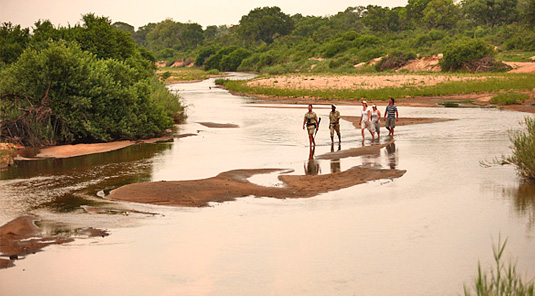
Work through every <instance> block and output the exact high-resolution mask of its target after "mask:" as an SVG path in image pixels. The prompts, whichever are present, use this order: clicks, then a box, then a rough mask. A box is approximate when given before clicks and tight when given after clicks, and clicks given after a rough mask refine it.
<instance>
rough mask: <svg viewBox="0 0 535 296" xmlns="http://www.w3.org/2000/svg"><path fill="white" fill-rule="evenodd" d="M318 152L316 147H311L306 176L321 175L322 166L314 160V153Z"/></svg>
mask: <svg viewBox="0 0 535 296" xmlns="http://www.w3.org/2000/svg"><path fill="white" fill-rule="evenodd" d="M315 150H316V147H314V146H311V147H310V152H309V154H308V162H307V164H306V165H305V174H306V175H309V176H315V175H317V174H319V171H320V165H319V163H318V162H317V161H316V160H315V159H314V151H315Z"/></svg>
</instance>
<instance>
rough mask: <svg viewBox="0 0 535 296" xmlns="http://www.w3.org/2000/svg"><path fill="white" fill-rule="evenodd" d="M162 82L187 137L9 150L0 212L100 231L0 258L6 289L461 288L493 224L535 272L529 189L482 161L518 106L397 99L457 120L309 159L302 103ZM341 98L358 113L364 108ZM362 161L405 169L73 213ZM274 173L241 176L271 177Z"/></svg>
mask: <svg viewBox="0 0 535 296" xmlns="http://www.w3.org/2000/svg"><path fill="white" fill-rule="evenodd" d="M236 77H237V78H245V77H247V75H246V74H237V76H236ZM170 87H171V88H172V89H175V90H179V91H180V94H181V96H182V97H183V100H184V103H185V104H186V105H187V106H188V109H187V112H188V119H187V122H186V123H185V124H183V125H180V126H179V127H178V133H179V134H186V133H194V134H197V136H192V137H185V138H176V139H174V140H172V141H168V142H164V143H158V144H143V145H136V146H132V147H129V148H126V149H122V150H119V151H115V152H109V153H101V154H97V155H91V156H82V157H76V158H72V159H63V160H53V159H48V160H40V161H18V162H17V163H16V165H15V166H13V167H10V168H8V169H4V170H1V171H0V224H4V223H6V222H8V221H10V220H12V219H14V218H16V217H17V216H19V215H21V214H25V213H34V214H38V215H39V216H40V217H41V218H42V219H48V220H54V221H61V222H64V223H70V224H73V225H80V226H93V227H100V228H104V229H107V230H109V232H110V235H109V236H107V237H105V238H92V239H79V240H76V241H74V242H72V243H68V244H64V245H55V246H49V247H46V248H45V249H44V250H43V251H42V252H39V253H37V254H35V255H30V256H26V258H24V259H23V260H17V261H16V262H15V263H16V266H15V267H12V268H8V269H4V270H0V295H31V294H36V295H459V294H462V290H463V284H468V285H470V284H471V283H472V280H473V278H474V277H475V276H476V273H477V264H478V261H479V262H481V264H482V267H483V268H490V266H491V264H492V260H493V258H492V244H493V242H496V241H497V240H498V237H499V236H500V235H501V237H502V238H508V244H507V247H506V251H505V255H506V257H507V258H512V259H513V260H517V270H518V271H519V272H520V273H521V274H523V275H525V276H526V278H529V279H531V278H533V277H535V227H534V226H535V218H534V216H535V214H534V212H535V189H534V188H533V187H530V186H527V185H522V184H521V182H520V180H519V178H518V177H517V175H516V173H515V169H514V167H512V166H493V167H490V168H487V167H484V166H482V165H481V164H480V162H481V161H489V160H492V159H493V158H495V157H499V156H500V155H502V154H507V153H509V152H510V149H509V145H510V142H509V139H508V134H507V130H508V129H509V128H518V126H519V125H518V123H519V121H521V120H522V118H523V117H524V116H525V115H526V114H523V113H516V112H509V111H500V110H496V109H477V108H410V107H399V112H400V116H401V117H432V118H447V119H455V120H452V121H446V122H439V123H432V124H422V125H412V126H401V127H398V128H397V129H396V136H395V145H392V146H389V147H388V149H386V148H385V149H383V150H382V151H381V153H380V154H379V155H373V156H365V157H355V158H345V159H341V160H317V161H316V160H313V161H309V160H308V158H309V149H308V140H307V137H306V133H305V132H304V131H303V130H302V129H301V127H302V120H303V115H304V113H305V112H306V106H303V105H271V104H269V105H261V104H249V103H251V102H254V101H255V100H254V99H252V98H246V97H240V96H234V95H231V94H229V93H228V92H227V91H225V90H222V89H218V88H214V83H213V79H210V80H206V81H203V82H198V83H187V84H176V85H172V86H170ZM282 107H284V108H282ZM379 109H380V110H381V111H382V112H383V111H384V107H382V106H381V107H380V108H379ZM339 110H340V112H341V113H342V115H359V113H360V112H359V110H360V107H359V106H344V105H341V106H339ZM315 111H316V112H317V113H318V115H319V116H320V117H322V118H323V120H324V122H323V123H322V125H321V128H320V131H319V133H318V135H317V140H316V141H317V143H318V147H317V148H316V151H315V155H316V156H317V155H320V154H323V153H326V152H329V151H331V149H334V150H335V151H336V150H338V149H339V147H337V145H335V146H334V147H331V145H330V139H329V135H328V130H327V121H328V112H329V108H327V106H324V107H320V106H318V108H316V109H315ZM199 122H215V123H232V124H236V125H238V126H239V128H209V127H205V126H203V125H201V124H199ZM341 130H342V135H343V139H342V140H343V143H342V146H341V147H340V148H341V149H348V148H355V147H360V146H362V145H363V143H362V141H361V136H360V131H359V130H356V129H354V127H353V126H352V125H351V123H349V122H347V121H342V123H341ZM382 133H383V138H382V139H381V143H384V142H385V141H386V140H387V139H386V137H384V136H386V134H387V131H386V130H384V129H383V130H382ZM368 136H369V135H367V137H368ZM364 145H371V143H370V140H369V139H368V140H366V141H365V142H364ZM357 165H365V166H372V167H377V168H396V169H401V170H406V171H407V172H406V174H405V175H404V176H402V177H401V178H398V179H394V180H380V181H376V182H369V183H366V184H362V185H357V186H353V187H349V188H346V189H342V190H338V191H334V192H329V193H325V194H321V195H319V196H316V197H313V198H305V199H282V200H278V199H272V198H254V197H245V198H240V199H237V200H236V201H231V202H226V203H218V204H213V205H211V206H210V207H204V208H175V207H162V206H152V205H140V204H133V203H132V204H129V203H121V204H120V205H121V206H123V207H125V208H131V209H136V210H140V211H144V212H153V213H158V214H159V215H154V216H152V215H145V214H135V213H133V214H131V215H128V216H125V215H102V214H87V213H81V212H80V211H76V210H75V211H72V209H76V208H79V205H80V204H83V203H84V202H85V201H86V199H96V198H97V195H100V196H102V195H104V194H106V193H107V192H108V191H109V190H111V189H113V188H117V187H118V186H120V185H123V184H128V183H134V182H142V181H160V180H192V179H202V178H208V177H212V176H215V175H217V174H218V173H220V172H223V171H228V170H232V169H243V168H251V169H255V168H283V169H291V170H293V172H292V173H293V174H299V175H303V174H305V172H307V171H310V166H312V167H314V168H315V170H317V172H318V173H321V174H328V173H331V172H332V171H338V170H342V171H343V170H346V169H348V168H351V167H353V166H357ZM277 176H278V175H277V174H268V175H260V176H255V177H253V178H252V179H251V181H252V182H254V183H258V184H262V185H270V186H280V183H279V181H278V180H277Z"/></svg>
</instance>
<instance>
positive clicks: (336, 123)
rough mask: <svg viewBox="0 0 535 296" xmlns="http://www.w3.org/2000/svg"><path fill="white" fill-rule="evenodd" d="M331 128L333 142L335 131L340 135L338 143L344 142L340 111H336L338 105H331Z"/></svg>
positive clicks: (332, 140)
mask: <svg viewBox="0 0 535 296" xmlns="http://www.w3.org/2000/svg"><path fill="white" fill-rule="evenodd" d="M329 121H330V124H329V129H330V130H331V143H333V142H334V132H335V131H336V134H337V135H338V143H340V142H342V136H341V135H340V112H339V111H336V105H335V104H332V105H331V112H329Z"/></svg>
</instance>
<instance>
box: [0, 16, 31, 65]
mask: <svg viewBox="0 0 535 296" xmlns="http://www.w3.org/2000/svg"><path fill="white" fill-rule="evenodd" d="M29 41H30V31H29V30H28V28H25V29H21V27H20V25H16V26H13V24H11V23H3V24H2V26H1V27H0V66H1V65H2V64H11V63H13V62H15V61H16V60H17V59H18V58H19V56H20V55H21V54H22V52H23V51H24V50H25V49H26V47H27V46H28V43H29Z"/></svg>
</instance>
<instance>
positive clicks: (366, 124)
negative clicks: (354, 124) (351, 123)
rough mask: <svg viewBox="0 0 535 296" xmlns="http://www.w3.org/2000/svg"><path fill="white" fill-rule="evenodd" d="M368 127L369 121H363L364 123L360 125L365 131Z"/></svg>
mask: <svg viewBox="0 0 535 296" xmlns="http://www.w3.org/2000/svg"><path fill="white" fill-rule="evenodd" d="M367 127H368V122H367V121H362V122H361V123H360V128H362V129H365V128H367Z"/></svg>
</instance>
